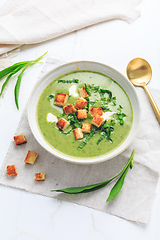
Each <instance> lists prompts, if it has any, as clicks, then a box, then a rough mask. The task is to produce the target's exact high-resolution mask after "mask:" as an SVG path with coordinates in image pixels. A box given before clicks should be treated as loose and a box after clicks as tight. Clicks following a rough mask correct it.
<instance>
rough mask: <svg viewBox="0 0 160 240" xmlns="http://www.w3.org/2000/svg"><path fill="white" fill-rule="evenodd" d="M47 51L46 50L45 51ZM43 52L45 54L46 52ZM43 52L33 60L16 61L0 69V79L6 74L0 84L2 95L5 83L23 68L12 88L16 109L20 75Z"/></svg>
mask: <svg viewBox="0 0 160 240" xmlns="http://www.w3.org/2000/svg"><path fill="white" fill-rule="evenodd" d="M46 53H47V52H46ZM46 53H45V54H46ZM45 54H43V55H42V56H40V57H39V58H37V59H35V60H32V61H24V62H18V63H15V64H13V65H12V66H10V67H7V68H5V69H3V70H2V71H0V79H2V78H3V77H5V76H7V75H8V74H9V75H8V76H7V78H6V80H5V82H4V83H3V85H2V88H1V92H0V96H1V95H2V93H3V91H4V89H5V87H6V85H7V83H8V82H9V80H10V78H11V77H12V76H13V75H14V74H16V73H17V72H19V71H20V70H21V69H23V70H22V71H21V73H20V74H19V76H18V79H17V82H16V85H15V89H14V96H15V104H16V107H17V109H19V105H18V98H19V90H20V84H21V80H22V75H23V73H24V71H25V70H26V69H27V68H28V67H29V66H32V65H33V64H36V63H38V61H39V60H40V59H41V58H42V57H43V56H44V55H45ZM39 63H40V62H39Z"/></svg>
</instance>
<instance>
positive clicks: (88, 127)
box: [82, 122, 91, 133]
mask: <svg viewBox="0 0 160 240" xmlns="http://www.w3.org/2000/svg"><path fill="white" fill-rule="evenodd" d="M82 132H84V133H90V132H91V124H90V123H86V122H84V123H83V125H82Z"/></svg>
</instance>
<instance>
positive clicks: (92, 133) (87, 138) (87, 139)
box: [77, 131, 96, 150]
mask: <svg viewBox="0 0 160 240" xmlns="http://www.w3.org/2000/svg"><path fill="white" fill-rule="evenodd" d="M95 133H96V131H93V132H91V133H90V134H89V135H88V136H87V137H86V139H85V140H84V141H83V142H82V143H81V144H80V145H79V146H78V148H77V150H81V149H82V148H83V147H84V146H85V145H86V143H87V142H88V141H89V140H90V139H91V137H92V136H93V135H94V134H95Z"/></svg>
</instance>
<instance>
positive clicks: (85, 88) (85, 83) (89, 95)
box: [84, 83, 91, 96]
mask: <svg viewBox="0 0 160 240" xmlns="http://www.w3.org/2000/svg"><path fill="white" fill-rule="evenodd" d="M84 86H85V89H86V92H87V93H88V95H89V96H91V93H90V91H89V90H88V87H87V84H86V83H85V84H84Z"/></svg>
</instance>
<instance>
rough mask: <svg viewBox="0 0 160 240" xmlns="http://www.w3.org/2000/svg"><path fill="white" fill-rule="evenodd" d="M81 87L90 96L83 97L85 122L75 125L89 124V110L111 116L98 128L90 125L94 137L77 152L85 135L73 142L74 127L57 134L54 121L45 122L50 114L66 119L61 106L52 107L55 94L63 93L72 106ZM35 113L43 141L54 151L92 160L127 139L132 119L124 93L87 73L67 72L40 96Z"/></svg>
mask: <svg viewBox="0 0 160 240" xmlns="http://www.w3.org/2000/svg"><path fill="white" fill-rule="evenodd" d="M73 79H78V80H77V83H75V82H72V80H73ZM59 80H71V81H59ZM82 87H86V89H87V91H88V93H90V96H89V97H88V98H87V100H88V104H87V106H86V108H87V109H88V114H87V119H84V120H78V124H79V126H81V125H82V123H83V122H87V123H91V122H92V119H93V117H92V116H91V115H90V112H89V108H90V107H92V108H102V109H103V112H107V114H108V113H109V114H111V115H110V117H109V119H107V120H105V121H104V122H103V124H102V125H101V127H100V128H97V127H96V126H94V125H92V124H91V132H94V134H93V136H92V137H91V138H90V139H89V140H88V142H87V143H86V144H84V146H83V148H82V149H79V148H78V147H79V146H80V144H81V143H82V142H84V141H85V139H86V138H87V137H88V136H89V133H86V134H85V133H84V137H83V139H79V140H75V137H74V134H73V131H72V129H73V128H75V126H74V127H73V126H72V125H70V126H69V127H68V128H67V129H66V130H65V131H61V130H60V129H59V128H58V127H57V126H56V122H49V120H48V118H47V116H48V114H53V115H54V116H56V117H59V118H60V117H63V118H64V119H66V120H68V116H67V115H64V114H63V112H64V111H63V107H59V106H56V105H55V104H54V101H55V97H56V95H57V93H66V94H68V96H69V98H68V101H67V104H69V103H71V104H73V105H74V103H75V102H76V100H77V99H78V98H79V97H80V95H79V91H78V89H80V88H82ZM106 90H107V91H106ZM36 114H37V122H38V126H39V129H40V131H41V134H42V135H43V137H44V139H45V141H47V142H48V144H49V145H50V146H52V148H54V149H55V150H57V151H60V152H62V153H64V154H66V155H70V156H75V157H80V158H90V157H96V156H100V155H104V154H107V153H110V152H111V151H113V150H115V149H116V148H117V147H118V146H119V145H121V144H122V142H124V140H125V139H126V137H127V136H128V134H129V132H130V130H131V126H132V117H133V112H132V106H131V103H130V100H129V98H128V96H127V94H126V92H125V91H124V90H123V89H122V88H121V87H120V86H119V85H118V84H117V83H116V82H115V81H114V80H113V79H111V78H109V77H107V76H105V75H102V74H100V73H97V72H90V71H77V72H71V73H69V74H66V75H64V76H61V77H60V78H58V79H56V80H54V81H53V82H52V83H51V84H50V85H49V86H48V87H47V88H46V89H45V90H44V91H43V93H42V94H41V96H40V98H39V101H38V104H37V112H36ZM102 117H103V116H102ZM103 126H104V127H106V128H105V132H103V131H102V128H103Z"/></svg>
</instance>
